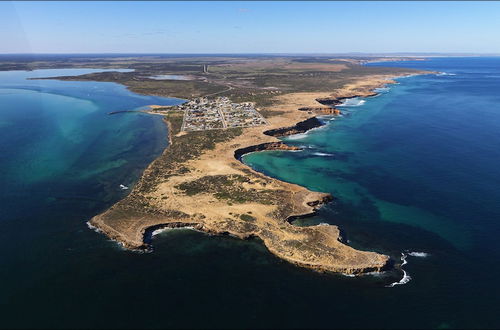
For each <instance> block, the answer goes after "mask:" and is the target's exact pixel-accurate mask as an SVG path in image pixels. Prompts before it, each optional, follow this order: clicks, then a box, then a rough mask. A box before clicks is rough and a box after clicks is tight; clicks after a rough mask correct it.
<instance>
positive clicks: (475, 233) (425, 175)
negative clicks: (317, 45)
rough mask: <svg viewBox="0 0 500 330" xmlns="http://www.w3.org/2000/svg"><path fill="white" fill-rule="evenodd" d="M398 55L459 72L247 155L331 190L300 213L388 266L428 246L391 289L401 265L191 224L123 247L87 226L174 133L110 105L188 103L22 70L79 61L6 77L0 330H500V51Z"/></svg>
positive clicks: (420, 82)
mask: <svg viewBox="0 0 500 330" xmlns="http://www.w3.org/2000/svg"><path fill="white" fill-rule="evenodd" d="M374 65H376V64H374ZM383 65H388V64H387V63H384V64H383ZM391 65H403V66H409V67H419V68H429V69H433V70H439V71H446V72H448V73H452V74H456V75H442V76H433V75H429V76H420V77H413V78H404V79H400V80H399V81H400V84H398V85H393V86H390V90H388V91H386V92H385V93H382V94H381V95H380V96H378V97H375V98H369V99H366V100H365V103H364V104H363V105H361V106H349V107H345V108H344V109H343V111H344V113H345V115H344V117H342V118H338V119H335V120H333V121H329V120H330V119H331V118H327V117H325V118H324V119H323V120H324V121H325V122H326V123H327V125H325V126H324V127H322V128H320V129H317V130H313V131H311V132H309V133H308V134H306V135H304V136H298V137H297V136H296V137H292V138H289V139H286V141H287V143H290V144H295V145H300V146H303V147H304V151H301V152H293V153H290V152H262V153H253V154H250V155H247V156H246V157H245V159H244V160H245V162H247V163H248V164H250V165H251V166H253V167H254V168H256V169H258V170H261V171H262V172H265V173H267V174H269V175H272V176H274V177H278V178H280V179H283V180H286V181H290V182H294V183H298V184H302V185H305V186H307V187H309V188H310V189H313V190H318V191H327V192H331V193H332V194H333V195H334V196H335V197H336V200H335V202H334V203H332V204H330V205H328V206H326V207H324V208H323V209H321V210H320V212H319V213H318V215H316V216H314V217H311V218H306V219H300V220H297V221H296V223H297V224H298V225H310V224H315V223H320V222H328V223H332V224H337V225H339V226H340V228H341V229H342V231H343V236H344V237H345V238H346V239H348V240H349V242H350V244H351V245H353V246H355V247H357V248H361V249H368V250H376V251H380V252H384V253H387V254H390V255H391V256H392V257H393V258H394V259H396V260H397V259H399V257H400V255H401V253H402V252H405V253H407V252H411V251H413V252H426V253H427V254H428V256H427V257H418V256H408V257H407V261H408V264H406V265H405V266H404V269H405V270H406V271H407V272H408V274H409V275H410V276H411V278H412V279H411V280H410V281H409V282H408V283H407V284H405V285H397V286H395V287H392V288H388V287H386V285H388V284H390V283H392V282H395V281H399V280H400V279H401V277H402V273H401V272H392V273H388V274H384V275H379V276H363V277H361V278H350V277H345V276H341V275H326V274H317V273H314V272H311V271H309V270H305V269H301V268H298V267H295V266H293V265H290V264H288V263H286V262H283V261H281V260H279V259H277V258H275V257H273V256H272V255H271V254H270V253H269V252H268V251H266V249H265V247H263V245H262V244H261V243H260V242H258V241H240V240H237V239H232V238H227V237H213V236H208V235H204V234H201V233H196V232H192V231H188V230H176V231H170V232H165V233H163V234H161V235H159V236H157V237H155V238H154V239H153V244H154V248H155V249H154V252H153V253H148V254H138V253H133V252H130V251H125V250H122V249H121V248H120V247H119V246H118V245H117V244H116V243H114V242H111V241H109V240H107V239H106V238H105V237H104V236H102V235H100V234H97V233H95V232H93V231H91V230H89V229H88V228H87V226H86V224H85V223H86V221H87V220H88V219H89V218H90V217H92V216H93V215H95V214H97V213H99V212H101V211H102V210H104V209H105V208H107V207H109V206H110V205H111V204H112V203H113V202H115V201H117V200H118V199H120V198H121V197H123V196H124V194H125V193H126V192H124V191H121V190H120V189H119V185H120V184H125V185H133V183H134V182H135V180H136V179H137V177H138V176H139V175H140V172H141V171H142V169H143V168H144V167H145V166H147V164H148V163H149V162H150V161H151V160H152V159H154V158H155V157H156V156H157V155H158V154H159V153H160V152H161V150H162V149H163V148H164V147H165V133H166V131H165V127H164V125H163V124H162V123H161V120H159V118H157V117H151V116H146V115H140V114H123V115H113V116H108V115H106V113H107V112H109V111H113V110H123V109H130V108H137V107H141V106H144V105H145V104H173V103H175V102H179V100H173V99H160V98H150V97H144V96H140V95H136V94H133V93H130V92H129V91H127V90H126V89H125V88H124V87H123V86H120V85H116V84H111V83H94V82H62V81H55V80H30V81H26V80H25V78H26V77H30V76H32V75H33V74H35V75H40V76H51V75H54V76H55V75H60V74H64V73H65V74H75V73H84V72H87V70H81V71H77V72H73V71H57V72H56V71H44V72H0V128H1V129H0V169H1V171H0V179H1V180H0V182H1V185H0V200H1V203H0V247H1V251H2V253H1V254H0V266H1V267H0V282H1V283H2V290H1V293H0V327H12V326H14V327H124V328H133V327H153V328H154V327H156V328H159V327H357V328H359V327H377V328H380V327H397V328H401V327H406V328H415V327H427V328H439V327H441V328H445V327H499V326H500V322H499V320H498V317H497V306H498V303H499V300H498V294H499V293H500V292H499V285H498V284H497V282H496V275H497V274H498V272H499V270H500V269H499V266H498V265H497V260H498V258H499V253H500V247H499V245H498V243H497V237H498V234H499V232H500V226H499V222H498V220H499V215H500V210H499V206H498V203H497V201H498V199H499V197H500V191H499V189H498V186H499V183H500V182H498V181H499V178H500V175H499V173H498V166H497V164H498V163H499V160H500V148H499V147H500V146H499V144H500V138H499V132H500V131H499V130H498V129H499V128H500V127H499V126H500V109H499V104H500V99H499V96H498V95H499V94H498V86H500V71H498V70H499V69H498V68H500V59H498V58H483V59H474V58H469V59H432V60H429V61H425V62H404V63H391ZM355 104H356V102H353V101H351V105H355Z"/></svg>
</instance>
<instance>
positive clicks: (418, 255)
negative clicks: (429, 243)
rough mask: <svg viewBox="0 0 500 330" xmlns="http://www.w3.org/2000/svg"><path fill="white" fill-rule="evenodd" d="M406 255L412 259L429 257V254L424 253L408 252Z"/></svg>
mask: <svg viewBox="0 0 500 330" xmlns="http://www.w3.org/2000/svg"><path fill="white" fill-rule="evenodd" d="M408 255H409V256H412V257H418V258H426V257H428V256H429V254H428V253H426V252H408Z"/></svg>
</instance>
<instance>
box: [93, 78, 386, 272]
mask: <svg viewBox="0 0 500 330" xmlns="http://www.w3.org/2000/svg"><path fill="white" fill-rule="evenodd" d="M391 77H394V75H391V76H388V75H374V76H370V77H364V78H363V79H360V80H358V81H356V82H353V83H350V84H347V85H345V86H344V87H343V88H340V89H338V90H335V91H333V92H331V93H329V92H303V93H289V94H281V95H277V96H275V97H274V100H273V103H272V105H270V106H268V107H266V108H265V109H264V110H265V111H266V113H267V114H270V115H268V123H269V125H268V126H260V127H249V128H244V129H241V128H234V129H225V130H212V131H204V132H188V133H186V132H181V130H180V127H181V123H182V116H183V114H182V113H180V112H176V111H171V112H167V114H165V121H166V123H167V124H168V125H169V140H170V144H169V147H168V148H167V149H165V151H164V152H163V154H162V155H161V156H160V157H158V158H157V159H156V160H155V161H154V162H152V163H151V164H150V165H149V166H148V168H147V169H146V170H145V171H144V173H143V175H142V177H141V179H140V180H139V182H138V183H137V184H136V185H135V186H134V188H133V190H132V191H131V193H130V194H129V195H128V196H127V197H126V198H124V199H123V200H121V201H120V202H118V203H116V204H115V205H113V206H112V207H111V208H110V209H108V210H107V211H105V212H104V213H102V214H99V215H97V216H95V217H94V218H92V219H91V220H90V222H89V224H90V225H91V226H94V227H95V228H97V229H98V230H100V231H102V232H103V233H104V234H106V235H107V236H109V237H111V238H112V239H115V240H117V241H118V242H120V243H121V244H123V246H125V247H126V248H130V249H144V248H148V247H149V242H147V238H146V237H147V233H148V232H150V231H151V230H152V229H157V228H162V227H192V228H195V229H197V230H200V231H203V232H206V233H209V234H216V235H232V236H235V237H239V238H241V239H247V238H251V237H258V238H260V239H261V240H262V242H263V244H265V246H266V247H267V248H268V249H269V251H271V252H272V253H273V254H275V255H276V256H278V257H279V258H282V259H284V260H287V261H288V262H291V263H294V264H296V265H299V266H302V267H308V268H312V269H316V270H319V271H331V272H341V273H346V274H361V273H366V272H372V271H381V270H384V269H386V268H387V267H388V266H389V265H390V262H389V257H388V256H386V255H382V254H379V253H375V252H368V251H360V250H356V249H353V248H352V247H350V246H348V245H346V244H344V243H343V242H341V237H340V231H339V229H338V228H337V227H336V226H334V225H318V226H310V227H298V226H294V225H292V224H291V223H290V222H289V220H290V219H291V218H294V217H298V216H304V215H309V214H313V213H314V212H315V211H316V210H317V209H318V208H319V207H321V206H322V205H323V204H324V203H327V202H329V201H330V200H332V196H330V195H329V194H325V193H321V192H313V191H310V190H308V189H306V188H304V187H301V186H299V185H295V184H291V183H287V182H282V181H280V180H276V179H273V178H270V177H267V176H265V175H263V174H261V173H259V172H256V171H254V170H253V169H251V168H250V167H248V166H246V165H245V164H243V163H242V162H241V161H240V159H241V157H242V156H243V155H244V154H245V153H249V152H255V151H262V150H297V149H298V148H296V147H291V146H287V145H286V144H284V143H282V142H281V141H280V140H279V139H278V138H277V137H280V136H286V135H290V134H297V133H304V132H306V131H307V130H309V129H311V128H314V127H318V126H319V125H321V122H320V121H319V120H318V119H317V118H316V116H317V115H321V114H324V112H325V111H326V110H325V109H326V107H324V106H321V104H322V105H329V106H331V105H333V106H334V105H338V104H340V103H341V102H342V100H344V99H346V98H350V97H366V96H371V95H374V94H375V93H374V92H373V90H374V89H375V88H377V87H382V86H384V85H386V84H389V83H394V81H392V80H390V78H391ZM299 109H301V110H303V109H307V111H300V110H299ZM333 110H336V109H332V111H333ZM273 113H274V114H275V115H273ZM335 113H336V112H334V113H333V114H335Z"/></svg>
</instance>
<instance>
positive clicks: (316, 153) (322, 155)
mask: <svg viewBox="0 0 500 330" xmlns="http://www.w3.org/2000/svg"><path fill="white" fill-rule="evenodd" d="M313 155H315V156H320V157H331V156H333V154H328V153H325V152H314V153H313Z"/></svg>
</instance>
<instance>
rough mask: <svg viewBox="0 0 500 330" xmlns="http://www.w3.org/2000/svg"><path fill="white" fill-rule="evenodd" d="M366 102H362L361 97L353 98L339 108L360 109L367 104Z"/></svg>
mask: <svg viewBox="0 0 500 330" xmlns="http://www.w3.org/2000/svg"><path fill="white" fill-rule="evenodd" d="M365 102H366V101H365V100H362V99H360V98H359V97H353V98H350V99H347V100H345V101H344V102H342V104H340V105H339V107H359V106H362V105H363V104H365Z"/></svg>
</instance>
